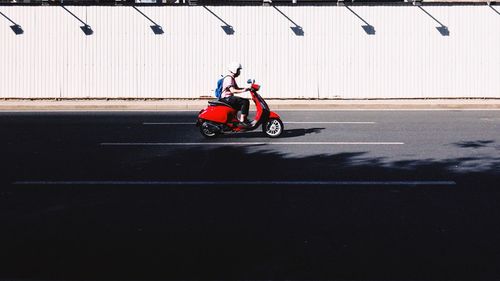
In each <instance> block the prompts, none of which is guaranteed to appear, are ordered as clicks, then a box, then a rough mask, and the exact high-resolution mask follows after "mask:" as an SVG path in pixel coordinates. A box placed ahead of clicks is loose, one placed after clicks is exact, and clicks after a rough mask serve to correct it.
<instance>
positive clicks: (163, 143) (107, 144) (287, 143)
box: [100, 142, 404, 146]
mask: <svg viewBox="0 0 500 281" xmlns="http://www.w3.org/2000/svg"><path fill="white" fill-rule="evenodd" d="M403 144H404V143H403V142H104V143H101V144H100V145H102V146H204V145H208V146H214V145H403Z"/></svg>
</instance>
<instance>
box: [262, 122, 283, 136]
mask: <svg viewBox="0 0 500 281" xmlns="http://www.w3.org/2000/svg"><path fill="white" fill-rule="evenodd" d="M284 129H285V127H284V126H283V122H281V120H280V119H276V118H271V119H269V120H267V122H266V123H265V124H262V131H263V132H264V133H266V135H267V136H268V137H270V138H277V137H279V136H280V135H281V133H283V130H284Z"/></svg>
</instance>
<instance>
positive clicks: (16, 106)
mask: <svg viewBox="0 0 500 281" xmlns="http://www.w3.org/2000/svg"><path fill="white" fill-rule="evenodd" d="M267 103H268V104H269V106H270V107H271V108H272V109H273V110H321V109H327V110H335V109H338V110H370V109H373V110H384V109H389V110H398V109H400V110H412V109H415V110H434V109H436V110H500V99H450V100H447V99H439V100H438V99H429V100H424V99H422V100H267ZM206 105H207V100H205V99H198V100H107V101H106V100H62V101H56V100H4V101H0V111H134V110H137V111H164V110H200V109H202V108H204V107H205V106H206ZM251 107H253V105H252V106H251Z"/></svg>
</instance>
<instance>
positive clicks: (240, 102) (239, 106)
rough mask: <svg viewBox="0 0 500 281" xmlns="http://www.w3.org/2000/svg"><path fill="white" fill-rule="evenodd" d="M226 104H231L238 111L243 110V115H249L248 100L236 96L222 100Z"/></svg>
mask: <svg viewBox="0 0 500 281" xmlns="http://www.w3.org/2000/svg"><path fill="white" fill-rule="evenodd" d="M222 100H223V101H224V102H226V103H227V104H229V105H230V106H231V107H232V108H234V109H236V110H241V114H245V115H248V110H249V108H250V101H249V100H248V99H245V98H242V97H236V96H229V97H225V98H222Z"/></svg>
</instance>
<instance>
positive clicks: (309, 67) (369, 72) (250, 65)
mask: <svg viewBox="0 0 500 281" xmlns="http://www.w3.org/2000/svg"><path fill="white" fill-rule="evenodd" d="M66 9H67V10H65V9H64V8H62V7H54V6H50V7H43V6H38V7H36V6H35V7H19V6H17V7H16V6H1V7H0V12H1V13H2V14H0V97H2V98H89V97H92V98H198V97H200V96H209V95H212V94H213V92H212V91H213V88H214V87H215V84H216V80H217V78H218V75H219V74H221V73H222V71H223V69H224V66H225V64H227V63H228V62H229V61H231V60H238V61H241V62H242V64H243V65H244V70H243V72H242V77H241V79H240V81H239V82H240V85H241V84H244V80H246V79H245V78H249V77H252V78H255V79H256V80H257V81H258V82H259V83H261V84H262V86H263V88H262V93H263V94H264V95H265V96H266V97H269V98H271V97H272V98H424V97H430V98H432V97H496V98H500V14H499V13H498V10H500V7H499V6H492V7H488V6H423V7H422V8H419V7H411V6H374V7H373V6H353V7H349V8H347V7H335V6H331V7H277V8H273V7H234V6H226V7H206V8H205V7H137V9H138V10H139V11H140V12H142V13H143V14H144V15H143V14H141V13H140V12H139V11H138V10H136V9H134V8H133V7H125V6H124V7H99V6H90V7H84V6H83V7H82V6H79V7H77V6H67V7H66ZM71 13H72V14H74V16H73V15H72V14H71ZM146 16H147V17H149V19H148V18H146ZM77 17H78V18H79V19H77ZM80 20H81V21H82V22H85V23H87V24H88V25H89V26H90V28H91V29H92V31H93V34H91V35H85V33H84V32H83V31H82V29H81V28H80V27H81V26H83V25H84V24H83V23H82V22H80ZM152 21H154V22H155V23H156V24H158V25H160V26H161V27H162V29H163V31H164V33H163V34H158V35H157V34H155V33H154V32H153V30H152V29H151V28H150V26H151V25H154V23H153V22H152ZM14 24H17V25H19V26H20V28H21V29H22V31H23V33H22V34H16V32H14V29H12V28H11V26H13V25H14ZM226 24H227V25H231V26H232V29H233V30H234V33H233V34H227V33H226V32H225V31H224V29H223V28H221V26H224V25H226ZM296 25H297V26H300V27H301V28H302V29H301V30H300V29H299V28H296V29H295V32H294V31H293V30H292V29H291V28H290V27H295V26H296ZM440 25H445V26H447V28H448V32H449V34H446V32H447V31H446V30H444V31H443V30H442V32H440V31H438V29H436V27H439V26H440ZM362 26H365V28H366V31H365V29H364V28H363V27H362ZM370 26H371V27H370ZM226 29H227V28H226ZM370 29H371V30H370ZM373 31H374V34H369V33H373ZM301 32H303V34H302V33H301ZM17 33H19V31H18V32H17ZM229 33H231V31H229Z"/></svg>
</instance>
